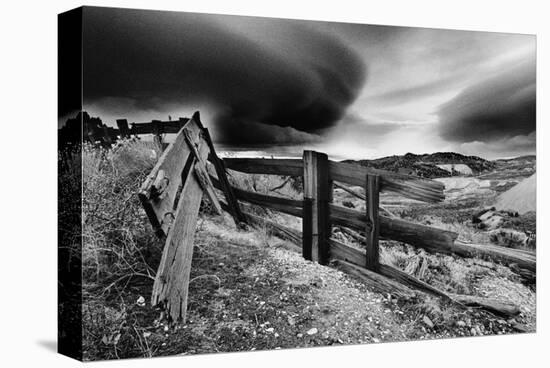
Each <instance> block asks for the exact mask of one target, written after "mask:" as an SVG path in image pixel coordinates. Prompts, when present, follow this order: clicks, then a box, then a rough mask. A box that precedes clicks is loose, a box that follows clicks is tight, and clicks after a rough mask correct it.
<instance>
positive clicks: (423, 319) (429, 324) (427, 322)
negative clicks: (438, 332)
mask: <svg viewBox="0 0 550 368" xmlns="http://www.w3.org/2000/svg"><path fill="white" fill-rule="evenodd" d="M422 321H423V322H424V323H425V324H426V326H428V327H429V328H434V323H433V322H432V320H431V319H429V318H428V316H424V318H422Z"/></svg>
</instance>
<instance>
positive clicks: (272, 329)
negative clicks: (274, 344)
mask: <svg viewBox="0 0 550 368" xmlns="http://www.w3.org/2000/svg"><path fill="white" fill-rule="evenodd" d="M273 331H275V329H274V328H273V327H270V328H266V329H265V332H269V333H271V332H273Z"/></svg>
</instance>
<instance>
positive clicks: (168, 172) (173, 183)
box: [138, 120, 199, 237]
mask: <svg viewBox="0 0 550 368" xmlns="http://www.w3.org/2000/svg"><path fill="white" fill-rule="evenodd" d="M183 129H189V130H190V131H191V133H192V135H193V136H194V138H196V139H198V135H199V126H198V125H197V123H196V122H195V121H194V120H191V121H189V122H188V124H187V125H186V126H185V127H184V128H182V129H181V131H180V132H179V133H178V135H177V136H176V139H175V140H174V142H172V143H171V144H170V145H169V146H168V148H167V149H166V150H164V152H163V154H162V156H161V157H160V159H159V161H158V162H157V164H156V165H155V167H154V168H153V170H152V171H151V173H150V174H149V175H148V176H147V178H146V179H145V181H144V183H143V185H142V186H141V188H140V190H139V192H138V196H139V199H140V201H141V203H142V205H143V207H144V209H145V212H146V213H147V216H148V217H149V220H150V222H151V224H152V226H153V229H154V231H155V233H156V234H157V236H160V237H163V236H166V235H167V234H168V228H169V227H170V224H171V222H172V220H173V218H174V213H173V212H174V208H175V204H176V203H175V201H176V194H177V191H178V188H179V187H180V185H181V184H182V172H183V171H184V169H185V170H190V169H191V167H190V166H189V167H186V166H185V164H186V163H187V162H188V160H187V157H188V156H189V154H190V149H189V147H188V145H187V144H186V142H185V135H184V133H183V132H184V130H183ZM158 175H164V183H165V185H164V187H163V189H162V193H159V191H158V190H157V189H158V188H156V187H155V186H154V183H155V182H156V179H157V176H158ZM184 176H185V175H184Z"/></svg>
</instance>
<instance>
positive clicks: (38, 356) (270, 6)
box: [0, 0, 550, 367]
mask: <svg viewBox="0 0 550 368" xmlns="http://www.w3.org/2000/svg"><path fill="white" fill-rule="evenodd" d="M545 3H546V2H545V1H526V0H521V1H518V0H516V1H513V2H506V1H504V0H501V1H481V0H477V1H466V0H460V1H422V0H414V1H390V0H379V1H376V2H374V1H373V2H367V1H357V2H351V1H344V0H338V1H331V2H326V4H324V5H322V4H319V3H318V2H314V1H308V2H305V1H304V2H299V1H296V0H294V1H286V0H284V1H283V0H277V1H271V2H269V3H267V2H261V1H241V0H230V1H222V0H218V1H213V0H212V1H210V0H196V1H193V2H184V1H167V0H166V1H165V0H156V1H137V0H136V1H88V2H86V3H85V4H86V5H104V6H120V7H136V8H154V9H166V10H184V11H198V12H212V13H225V14H242V15H260V16H271V17H286V18H301V19H313V20H332V21H344V22H357V23H374V24H390V25H404V26H421V27H437V28H451V29H452V28H455V29H467V30H483V31H502V32H518V33H535V34H537V36H538V37H537V43H538V60H537V95H538V96H537V97H538V98H537V100H538V112H537V123H538V124H537V138H538V139H537V141H538V143H537V156H538V175H537V177H538V180H539V182H538V186H537V187H538V188H539V193H538V213H537V215H538V230H539V231H538V239H537V243H538V245H539V247H538V272H537V274H538V286H539V287H538V315H537V317H538V323H537V330H538V332H537V333H536V334H530V335H516V336H499V337H478V338H467V339H464V338H463V339H454V340H444V341H430V342H409V343H391V344H376V345H373V344H371V345H364V346H345V347H338V348H315V349H305V350H304V349H296V350H287V351H272V352H256V353H233V354H212V355H205V356H192V357H171V358H157V359H152V360H151V359H142V360H126V361H123V362H102V363H94V366H98V367H99V366H111V367H112V366H121V367H129V366H132V367H142V366H147V367H152V366H155V367H159V366H160V367H176V366H178V367H181V366H186V367H190V366H201V367H209V366H219V365H223V366H224V367H263V366H281V365H283V366H285V365H286V366H289V367H290V366H295V365H296V366H297V365H302V366H308V367H312V366H343V365H355V364H357V365H361V366H371V367H374V366H379V365H380V366H382V365H384V366H401V367H411V366H422V367H431V366H434V367H435V366H438V367H442V366H444V367H477V366H485V367H492V366H498V367H501V366H502V367H538V366H543V365H544V363H545V362H544V360H545V358H546V360H548V356H549V354H548V349H550V334H549V327H550V326H549V323H548V321H549V319H548V313H549V312H548V310H549V302H548V293H547V290H548V283H549V280H548V271H547V270H545V268H547V267H548V257H547V255H548V251H547V250H545V246H546V244H545V243H546V240H547V238H548V236H547V234H548V231H547V230H546V228H545V226H544V225H545V224H548V210H547V209H546V208H545V206H544V204H547V203H548V201H547V200H548V195H547V194H545V192H544V191H543V190H544V188H545V186H546V185H547V184H548V172H547V170H545V168H544V166H546V167H548V162H549V161H550V158H549V157H548V155H547V149H545V146H544V141H548V138H549V137H548V129H545V119H546V118H547V117H548V111H549V110H548V103H550V101H549V98H548V82H549V80H548V76H549V73H550V55H549V49H550V44H549V43H548V40H549V39H550V32H549V28H550V27H549V26H547V24H548V22H549V21H548V14H549V13H550V12H549V11H548V10H546V9H544V4H545ZM79 5H82V3H79V2H77V1H68V0H67V1H56V3H55V4H51V3H49V2H47V1H42V2H39V1H35V2H32V1H18V2H16V1H14V0H11V1H9V0H5V1H3V2H2V5H1V6H2V10H1V13H0V17H1V22H0V27H1V28H2V31H1V32H0V37H1V42H0V63H1V68H0V73H1V78H0V88H1V91H2V94H1V99H0V101H1V105H0V106H1V107H2V108H1V110H0V120H1V123H0V124H1V130H0V131H1V134H2V135H1V137H0V149H1V150H2V153H1V156H0V158H1V160H2V166H1V170H2V171H1V172H2V176H1V179H2V180H1V192H0V196H1V200H0V204H1V205H0V216H1V219H0V220H1V222H0V224H1V227H0V229H1V235H2V236H1V237H0V247H1V251H0V272H1V278H0V280H1V281H0V282H1V284H0V285H1V286H2V287H1V288H0V340H1V342H0V365H1V366H3V367H11V366H16V365H17V366H31V367H32V366H56V367H69V366H74V365H77V364H79V363H77V362H76V361H74V360H71V359H69V358H66V357H62V356H60V355H57V354H56V353H55V349H56V345H55V344H56V343H55V341H56V328H57V323H56V308H57V305H56V298H57V296H56V207H57V204H56V157H57V153H56V128H57V89H56V84H57V75H56V73H57V59H56V58H57V29H56V27H57V15H56V14H57V13H59V12H62V11H65V10H68V9H70V8H73V7H77V6H79ZM545 103H546V106H544V104H545ZM545 285H546V286H545ZM545 340H546V344H545V343H544V342H545ZM545 345H546V349H547V350H546V351H545V349H544V348H545Z"/></svg>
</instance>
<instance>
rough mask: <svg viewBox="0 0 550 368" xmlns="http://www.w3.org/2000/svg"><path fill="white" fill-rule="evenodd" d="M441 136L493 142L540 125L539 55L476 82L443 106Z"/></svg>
mask: <svg viewBox="0 0 550 368" xmlns="http://www.w3.org/2000/svg"><path fill="white" fill-rule="evenodd" d="M439 121H440V124H439V129H440V134H441V137H442V138H444V139H446V140H448V141H452V142H463V143H465V142H475V141H478V142H492V141H497V140H503V139H506V138H511V137H515V136H525V135H529V134H531V133H532V132H534V131H535V129H536V68H535V55H534V54H532V55H531V57H529V58H527V59H525V60H523V61H521V62H519V63H517V64H516V65H514V66H513V67H511V68H507V69H505V70H502V71H499V72H497V73H495V74H494V75H492V76H490V77H489V78H487V79H485V80H483V81H481V82H479V83H477V84H474V85H472V86H470V87H468V88H466V89H464V90H463V91H462V92H461V93H459V94H458V95H457V96H456V97H455V98H453V99H451V100H450V101H448V102H447V103H445V104H444V105H442V106H441V108H440V109H439Z"/></svg>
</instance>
